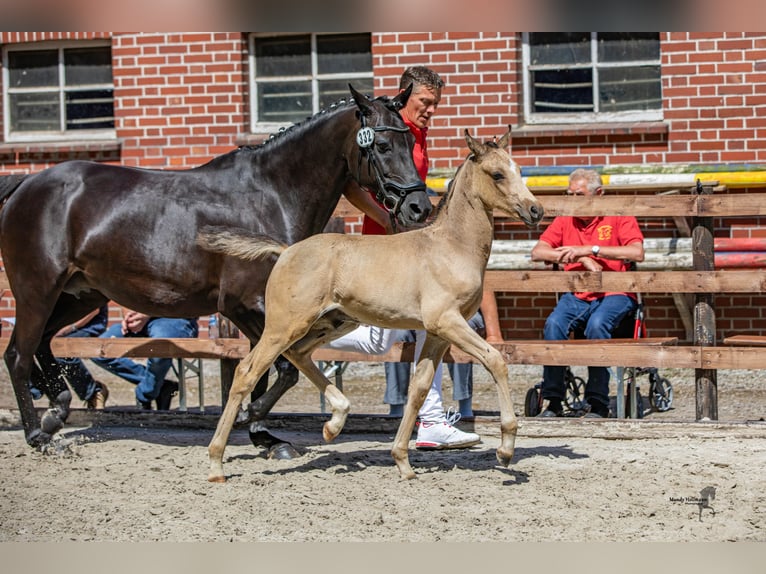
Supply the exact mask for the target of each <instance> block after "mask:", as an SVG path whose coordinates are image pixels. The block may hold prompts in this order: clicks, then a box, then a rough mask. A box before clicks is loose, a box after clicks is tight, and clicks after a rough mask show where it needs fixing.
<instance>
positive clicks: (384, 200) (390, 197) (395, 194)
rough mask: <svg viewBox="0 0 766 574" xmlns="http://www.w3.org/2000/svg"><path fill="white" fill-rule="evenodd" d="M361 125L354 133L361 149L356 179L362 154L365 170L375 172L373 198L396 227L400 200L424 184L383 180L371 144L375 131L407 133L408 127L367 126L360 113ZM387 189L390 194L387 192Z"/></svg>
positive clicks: (421, 187) (420, 188)
mask: <svg viewBox="0 0 766 574" xmlns="http://www.w3.org/2000/svg"><path fill="white" fill-rule="evenodd" d="M361 122H362V127H361V128H359V131H358V132H357V133H356V143H357V145H358V146H359V149H360V150H361V152H362V153H361V154H359V163H358V165H357V181H359V180H360V179H361V175H362V156H363V155H364V156H365V157H366V158H367V170H368V171H370V172H372V173H374V174H375V181H376V182H377V189H376V190H375V199H377V200H378V202H379V203H381V204H382V205H383V207H385V208H386V209H387V210H388V215H389V217H390V218H391V225H392V226H393V227H394V229H396V215H397V214H398V213H399V209H400V207H401V205H402V201H403V200H404V198H405V197H407V195H409V194H410V193H412V192H413V191H425V189H426V186H425V184H424V183H422V182H420V183H413V184H411V185H407V186H402V185H399V184H398V183H395V182H393V181H388V182H384V181H383V174H382V173H381V171H380V166H379V165H378V162H377V161H376V160H375V154H374V153H372V144H373V143H374V141H375V132H386V131H389V132H398V133H407V132H409V131H410V128H408V127H406V126H405V127H403V128H397V127H393V126H375V127H369V126H368V125H366V120H365V117H364V114H361ZM386 191H388V192H389V193H390V194H387V193H386Z"/></svg>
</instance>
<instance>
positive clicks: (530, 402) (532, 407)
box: [524, 386, 543, 417]
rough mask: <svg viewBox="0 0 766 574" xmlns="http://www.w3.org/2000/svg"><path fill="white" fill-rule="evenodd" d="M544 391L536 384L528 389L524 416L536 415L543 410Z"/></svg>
mask: <svg viewBox="0 0 766 574" xmlns="http://www.w3.org/2000/svg"><path fill="white" fill-rule="evenodd" d="M542 402H543V398H542V393H541V392H540V388H539V386H534V387H532V388H531V389H529V390H528V391H527V396H526V397H524V416H525V417H536V416H537V415H539V414H540V411H541V410H542V404H541V403H542Z"/></svg>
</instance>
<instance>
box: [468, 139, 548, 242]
mask: <svg viewBox="0 0 766 574" xmlns="http://www.w3.org/2000/svg"><path fill="white" fill-rule="evenodd" d="M510 136H511V129H510V126H509V128H508V132H507V133H506V134H505V135H504V136H503V137H501V138H500V140H499V141H497V142H487V143H484V144H483V143H480V142H479V141H477V140H475V139H473V138H472V137H471V135H470V134H469V133H468V130H465V141H466V142H467V143H468V149H470V150H471V155H470V156H468V159H467V160H466V163H468V162H469V161H470V162H472V163H473V168H474V169H473V172H474V182H473V185H474V186H475V192H476V193H477V194H478V195H479V196H480V197H481V199H482V201H483V202H484V205H486V206H487V207H488V208H490V209H498V210H500V211H504V212H505V213H507V214H508V216H509V217H511V218H512V219H516V220H521V221H523V222H524V223H525V224H526V225H527V226H529V227H534V226H535V225H537V224H538V223H540V221H541V220H542V218H543V206H542V205H541V204H540V202H539V201H538V200H537V198H536V197H535V196H534V195H532V192H531V191H529V188H528V187H527V186H526V184H525V183H524V180H523V179H522V178H521V168H520V167H519V165H518V164H517V163H516V162H515V161H513V160H512V159H511V156H510V155H508V152H506V151H505V148H506V146H507V145H508V140H509V138H510Z"/></svg>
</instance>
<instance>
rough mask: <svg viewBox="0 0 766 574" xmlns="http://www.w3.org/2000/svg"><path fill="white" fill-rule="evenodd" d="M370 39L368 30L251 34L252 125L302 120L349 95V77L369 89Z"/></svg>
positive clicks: (261, 126)
mask: <svg viewBox="0 0 766 574" xmlns="http://www.w3.org/2000/svg"><path fill="white" fill-rule="evenodd" d="M371 41H372V40H371V36H370V34H300V35H278V36H253V37H252V44H251V49H250V55H251V66H250V70H251V74H252V85H253V89H252V94H253V96H252V110H253V114H252V116H253V130H252V131H259V130H264V129H266V130H269V129H274V128H276V127H277V126H282V125H285V124H288V123H298V122H300V121H303V120H304V119H306V117H307V116H311V115H313V114H315V113H317V112H318V111H320V110H322V109H326V108H328V107H329V106H330V105H331V104H332V103H334V102H336V101H338V100H340V99H343V98H347V97H348V96H349V95H350V94H349V90H348V84H349V83H351V84H352V85H353V86H354V88H356V89H357V90H359V91H360V92H362V93H363V94H369V95H371V94H372V92H373V77H372V48H371ZM256 124H257V125H258V128H259V129H258V130H256V129H255V126H256Z"/></svg>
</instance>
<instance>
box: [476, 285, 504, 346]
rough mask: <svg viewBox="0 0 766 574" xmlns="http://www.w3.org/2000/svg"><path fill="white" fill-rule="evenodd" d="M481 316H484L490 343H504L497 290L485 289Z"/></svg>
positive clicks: (485, 328)
mask: <svg viewBox="0 0 766 574" xmlns="http://www.w3.org/2000/svg"><path fill="white" fill-rule="evenodd" d="M480 308H481V316H482V317H483V318H484V330H485V332H486V335H485V339H486V340H487V342H488V343H502V342H503V333H502V331H501V330H500V318H499V317H498V315H497V299H495V292H494V291H490V290H488V289H485V290H484V293H483V294H482V297H481V306H480Z"/></svg>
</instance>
